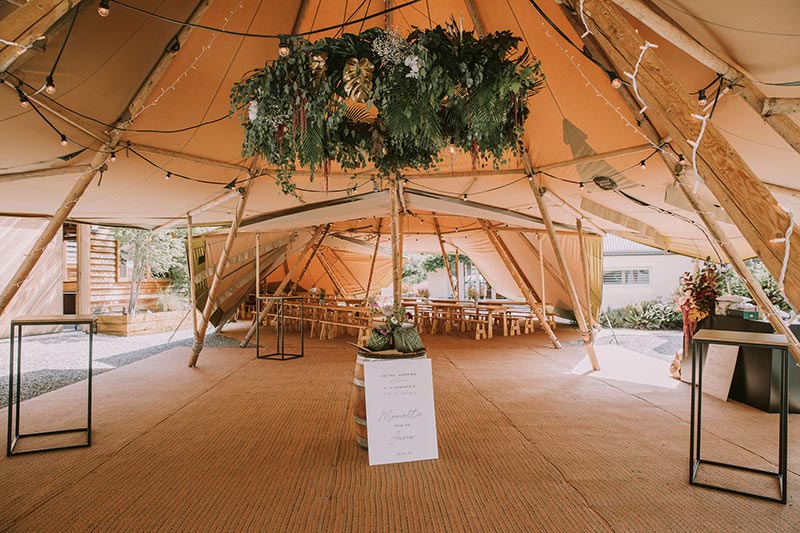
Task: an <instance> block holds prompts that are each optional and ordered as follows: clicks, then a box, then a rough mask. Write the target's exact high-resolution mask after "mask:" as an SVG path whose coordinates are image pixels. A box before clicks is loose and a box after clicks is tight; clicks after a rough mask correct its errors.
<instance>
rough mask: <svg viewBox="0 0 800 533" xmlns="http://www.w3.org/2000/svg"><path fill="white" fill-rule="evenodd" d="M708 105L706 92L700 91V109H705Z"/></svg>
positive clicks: (698, 102)
mask: <svg viewBox="0 0 800 533" xmlns="http://www.w3.org/2000/svg"><path fill="white" fill-rule="evenodd" d="M707 103H708V98H707V97H706V90H705V89H700V90H699V91H697V105H699V106H700V107H705V106H706V104H707Z"/></svg>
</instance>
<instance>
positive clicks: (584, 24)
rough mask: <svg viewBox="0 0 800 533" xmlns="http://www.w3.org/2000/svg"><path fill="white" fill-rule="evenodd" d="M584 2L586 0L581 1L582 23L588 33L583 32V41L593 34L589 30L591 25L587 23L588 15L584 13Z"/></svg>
mask: <svg viewBox="0 0 800 533" xmlns="http://www.w3.org/2000/svg"><path fill="white" fill-rule="evenodd" d="M584 1H585V0H581V4H580V10H581V22H583V27H584V28H585V29H586V31H585V32H583V35H581V39H583V38H584V37H586V36H587V35H589V34H590V33H592V30H590V29H589V24H587V23H586V13H584V11H583V2H584Z"/></svg>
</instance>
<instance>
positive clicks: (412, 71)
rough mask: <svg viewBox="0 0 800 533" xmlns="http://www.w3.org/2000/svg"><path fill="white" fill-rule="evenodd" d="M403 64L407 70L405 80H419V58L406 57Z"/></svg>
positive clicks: (413, 56)
mask: <svg viewBox="0 0 800 533" xmlns="http://www.w3.org/2000/svg"><path fill="white" fill-rule="evenodd" d="M404 63H405V65H406V66H407V67H408V68H409V72H408V74H406V78H419V56H416V55H411V56H407V57H406V60H405V61H404Z"/></svg>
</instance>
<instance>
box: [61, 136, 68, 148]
mask: <svg viewBox="0 0 800 533" xmlns="http://www.w3.org/2000/svg"><path fill="white" fill-rule="evenodd" d="M68 144H69V141H68V140H67V136H66V135H64V134H63V133H62V134H61V146H66V145H68Z"/></svg>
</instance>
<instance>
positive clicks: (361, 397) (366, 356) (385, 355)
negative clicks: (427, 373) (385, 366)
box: [350, 350, 427, 449]
mask: <svg viewBox="0 0 800 533" xmlns="http://www.w3.org/2000/svg"><path fill="white" fill-rule="evenodd" d="M425 357H427V353H426V352H425V350H420V351H418V352H410V353H401V352H398V351H395V350H384V351H381V352H368V351H365V350H358V355H356V366H355V369H354V370H353V389H352V392H351V393H350V404H351V405H352V406H353V422H354V425H355V430H356V440H357V441H358V445H359V446H361V447H362V448H365V449H366V448H368V444H369V441H368V438H367V398H366V395H365V392H364V363H366V362H368V361H391V360H395V359H425Z"/></svg>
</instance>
